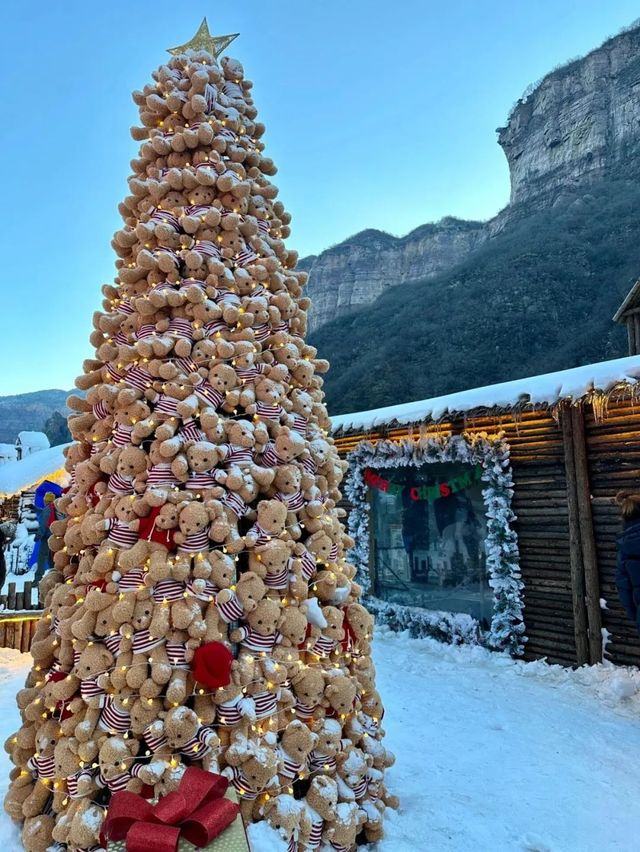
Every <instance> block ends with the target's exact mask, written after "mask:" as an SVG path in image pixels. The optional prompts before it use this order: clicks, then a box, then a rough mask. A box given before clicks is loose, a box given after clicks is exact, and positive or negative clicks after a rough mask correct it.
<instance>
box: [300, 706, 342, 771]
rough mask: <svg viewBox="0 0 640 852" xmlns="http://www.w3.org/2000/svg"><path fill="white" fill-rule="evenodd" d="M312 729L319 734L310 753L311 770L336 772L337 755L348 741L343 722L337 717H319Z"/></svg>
mask: <svg viewBox="0 0 640 852" xmlns="http://www.w3.org/2000/svg"><path fill="white" fill-rule="evenodd" d="M312 730H313V731H314V733H315V734H316V736H317V741H316V746H315V748H314V749H313V751H312V752H311V753H310V754H309V770H310V771H311V772H324V773H328V774H330V775H332V774H335V772H336V768H337V763H336V757H337V755H338V754H339V753H340V752H341V751H342V748H343V746H344V744H345V743H346V742H347V740H346V739H343V732H342V724H341V723H340V722H339V721H338V720H337V719H328V718H326V717H325V718H324V719H319V720H318V721H316V722H315V723H314V724H313V726H312Z"/></svg>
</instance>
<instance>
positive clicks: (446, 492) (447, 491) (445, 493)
mask: <svg viewBox="0 0 640 852" xmlns="http://www.w3.org/2000/svg"><path fill="white" fill-rule="evenodd" d="M440 496H441V497H450V496H451V488H450V487H449V486H448V484H447V483H446V482H443V483H442V484H441V485H440Z"/></svg>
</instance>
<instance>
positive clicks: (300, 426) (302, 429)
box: [291, 414, 309, 435]
mask: <svg viewBox="0 0 640 852" xmlns="http://www.w3.org/2000/svg"><path fill="white" fill-rule="evenodd" d="M308 425H309V421H308V420H307V418H306V417H303V416H302V414H294V415H293V424H292V426H291V428H292V429H293V430H294V432H299V433H300V435H306V434H307V426H308Z"/></svg>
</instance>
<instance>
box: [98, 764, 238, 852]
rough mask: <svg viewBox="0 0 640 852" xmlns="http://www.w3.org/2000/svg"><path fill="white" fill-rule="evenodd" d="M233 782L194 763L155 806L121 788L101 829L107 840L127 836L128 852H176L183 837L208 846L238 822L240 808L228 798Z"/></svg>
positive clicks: (113, 797)
mask: <svg viewBox="0 0 640 852" xmlns="http://www.w3.org/2000/svg"><path fill="white" fill-rule="evenodd" d="M228 784H229V782H228V781H227V779H226V778H223V776H222V775H214V774H212V773H211V772H205V771H204V770H203V769H198V768H197V767H195V766H190V767H189V768H188V769H186V770H185V773H184V775H183V776H182V780H181V781H180V786H179V787H178V789H177V790H175V791H174V792H173V793H168V794H167V795H166V796H163V797H162V798H161V799H160V801H159V802H158V803H157V805H152V804H151V803H150V802H148V801H146V799H143V798H142V796H138V795H136V794H135V793H130V792H129V791H128V790H121V791H120V792H118V793H114V795H113V796H112V798H111V802H110V804H109V811H108V813H107V818H106V819H105V821H104V825H103V827H102V832H103V835H104V837H105V838H106V839H107V840H122V839H123V838H125V839H126V852H176V850H177V849H178V843H179V841H180V838H181V837H183V838H184V839H185V840H188V841H189V843H192V844H193V845H194V846H196V847H197V848H198V849H201V848H202V847H203V846H207V845H208V844H209V843H211V841H212V840H213V839H214V838H215V837H217V836H218V835H219V834H221V833H222V832H223V831H224V830H225V828H227V827H228V826H229V825H231V823H232V822H233V821H234V819H235V818H236V816H237V815H238V813H239V812H240V808H239V807H238V805H237V804H235V802H232V801H230V800H229V799H225V798H224V794H225V792H226V790H227V785H228Z"/></svg>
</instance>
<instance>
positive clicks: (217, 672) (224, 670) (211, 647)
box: [191, 642, 233, 689]
mask: <svg viewBox="0 0 640 852" xmlns="http://www.w3.org/2000/svg"><path fill="white" fill-rule="evenodd" d="M232 662H233V654H232V653H231V651H230V650H229V649H228V648H227V646H226V645H223V644H222V642H207V643H206V645H200V647H199V648H196V650H195V651H194V654H193V660H192V661H191V671H192V672H193V676H194V678H195V679H196V681H197V682H198V683H201V684H202V685H203V686H207V687H209V689H218V687H220V686H227V684H229V683H230V682H231V663H232Z"/></svg>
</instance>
